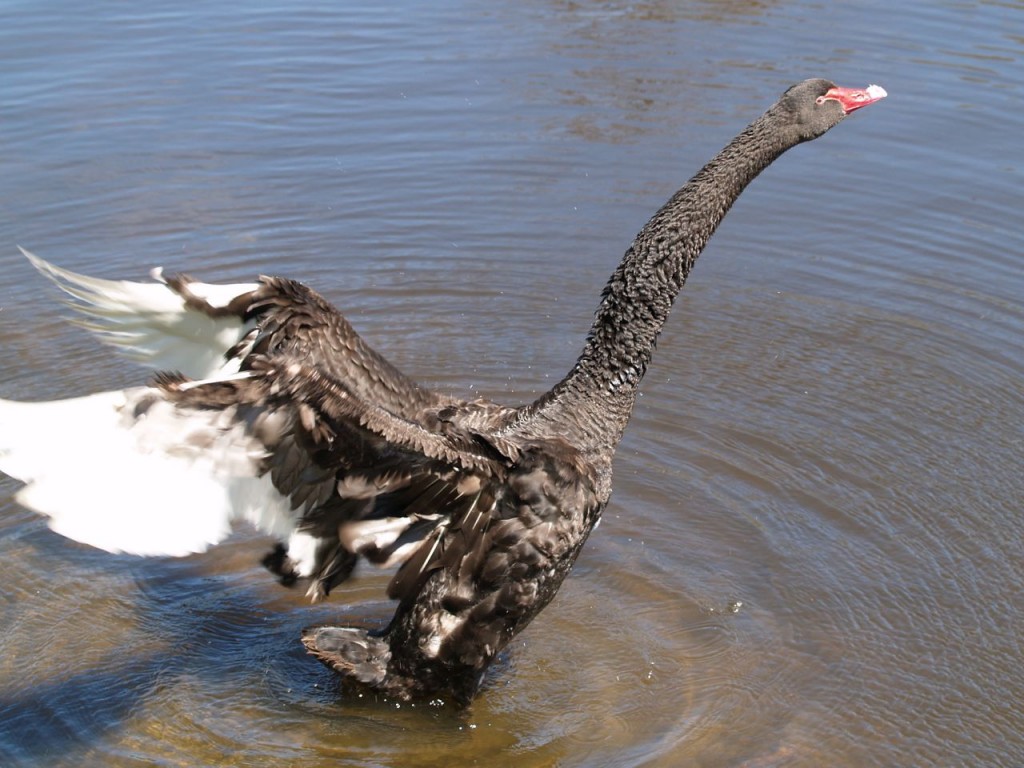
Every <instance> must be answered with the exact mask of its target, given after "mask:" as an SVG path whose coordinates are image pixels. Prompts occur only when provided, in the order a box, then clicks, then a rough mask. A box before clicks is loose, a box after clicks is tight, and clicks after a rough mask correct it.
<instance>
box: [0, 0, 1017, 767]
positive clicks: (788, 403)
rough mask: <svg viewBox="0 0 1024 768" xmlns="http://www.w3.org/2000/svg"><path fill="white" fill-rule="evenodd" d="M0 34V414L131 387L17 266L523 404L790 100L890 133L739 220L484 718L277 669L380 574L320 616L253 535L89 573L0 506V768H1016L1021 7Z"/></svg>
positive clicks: (657, 13)
mask: <svg viewBox="0 0 1024 768" xmlns="http://www.w3.org/2000/svg"><path fill="white" fill-rule="evenodd" d="M3 7H4V11H5V13H4V24H3V25H2V27H0V51H2V55H3V62H4V66H3V69H4V75H3V77H2V78H0V109H2V120H0V136H2V145H0V147H2V149H0V151H2V158H3V173H2V175H0V211H2V213H0V269H2V274H3V281H2V284H0V335H2V344H0V396H4V397H16V398H26V399H29V398H48V397H65V396H72V395H76V394H82V393H86V392H90V391H96V390H101V389H112V388H119V387H123V386H128V385H131V384H136V383H139V382H141V381H143V380H144V379H145V377H146V372H145V371H142V370H140V369H138V368H136V367H134V366H133V365H132V364H130V363H128V362H125V361H122V360H119V359H115V358H113V357H112V356H111V355H109V354H108V353H107V352H106V351H105V350H104V349H102V348H100V347H99V346H98V345H97V344H96V343H95V342H94V341H93V340H92V339H91V338H89V337H88V336H87V335H86V334H85V333H84V332H83V331H81V330H80V329H77V328H75V327H73V326H71V325H69V324H68V323H67V322H66V320H67V313H66V312H65V311H64V310H62V309H61V307H60V305H59V302H58V301H57V298H58V297H56V296H55V295H54V291H53V290H52V287H51V286H49V285H47V284H45V281H43V280H42V279H41V278H40V277H39V276H37V275H36V274H34V272H33V270H32V269H31V267H30V266H29V265H28V264H27V263H26V262H25V261H24V260H23V259H22V258H21V256H20V255H19V254H18V252H17V250H16V248H15V244H21V245H23V246H25V247H27V248H29V249H30V250H32V251H35V252H36V253H38V254H39V255H41V256H43V257H44V258H47V259H49V260H51V261H54V262H56V263H58V264H60V265H63V266H66V267H68V268H70V269H73V270H76V271H80V272H86V273H95V274H98V275H102V276H106V277H128V278H136V279H139V278H142V277H144V276H145V275H146V273H147V271H148V269H149V268H150V267H152V266H155V265H160V264H162V265H164V266H165V267H166V268H167V269H168V270H170V271H184V272H188V273H192V274H195V275H197V276H201V277H202V278H204V279H208V280H211V281H238V280H249V279H251V278H252V277H253V276H255V275H257V274H260V273H282V274H287V275H289V276H291V277H295V278H298V279H301V280H303V281H305V282H307V283H309V284H311V285H313V286H314V287H316V288H317V289H318V290H320V291H321V292H322V293H324V294H325V295H326V296H327V297H329V298H330V299H331V300H332V301H333V302H335V303H336V304H337V305H338V306H339V307H341V308H342V309H343V310H344V312H345V313H346V314H347V316H348V317H349V318H350V319H351V320H352V322H353V323H354V324H355V326H356V327H357V329H358V330H359V331H360V332H361V333H362V334H363V335H364V336H365V337H366V338H367V339H368V340H369V341H370V342H371V343H372V344H373V345H375V346H376V347H377V348H378V349H380V350H381V351H383V352H384V353H385V354H386V355H388V357H389V358H390V359H391V360H392V361H393V362H395V363H396V364H397V365H398V366H399V367H401V368H402V369H403V370H405V371H406V372H407V373H409V374H411V375H413V376H414V377H416V378H418V379H420V380H421V381H422V382H423V383H425V384H427V385H429V386H433V387H436V388H439V389H441V390H444V391H448V392H452V393H455V394H459V395H464V396H487V397H493V398H498V399H500V400H502V401H506V402H510V403H518V402H523V401H527V400H531V399H533V398H534V397H536V396H537V395H538V394H539V393H541V392H543V391H545V390H546V389H547V388H548V387H550V386H551V385H552V384H553V383H554V382H555V381H557V380H558V378H560V377H561V375H562V374H563V373H564V372H565V371H566V370H568V368H569V367H570V366H571V365H572V363H573V361H574V360H575V356H576V354H577V353H578V350H579V348H580V347H581V344H582V339H583V336H584V334H585V332H586V330H587V328H588V326H589V322H590V317H591V314H592V312H593V310H594V308H595V306H596V303H597V297H598V294H599V291H600V289H601V287H602V286H603V284H604V282H605V280H606V278H607V275H608V274H609V273H610V272H611V271H612V269H613V268H614V266H615V264H616V263H617V262H618V259H619V258H620V257H621V254H622V252H623V251H624V249H625V247H626V246H627V245H628V244H629V242H630V241H631V240H632V237H633V235H634V234H635V232H636V231H637V230H638V229H639V227H640V226H641V225H642V224H643V223H644V222H645V221H646V219H647V217H648V216H649V215H650V214H651V213H652V212H653V211H654V210H655V209H656V208H657V207H658V206H660V205H661V203H662V202H664V200H665V199H666V198H667V197H668V196H669V195H670V194H671V193H672V192H673V191H674V190H675V188H676V187H678V186H679V185H681V184H682V183H683V182H684V181H685V180H686V179H687V178H688V177H689V176H690V175H691V174H692V173H693V172H694V171H695V170H696V169H697V168H699V167H700V165H701V164H703V162H704V161H705V160H707V159H708V158H709V157H710V156H711V155H712V154H713V153H714V152H715V151H717V150H718V149H719V147H721V146H722V145H723V144H724V143H725V142H726V141H728V140H729V139H730V138H731V137H732V136H733V135H734V134H735V133H737V132H738V131H739V130H740V129H741V128H742V127H743V126H744V125H746V123H747V122H749V121H750V120H751V119H753V118H754V117H756V116H757V115H758V114H760V112H761V111H762V110H763V109H764V108H765V107H767V106H768V105H769V104H770V103H771V102H773V101H774V100H775V98H776V97H777V96H778V94H779V93H781V91H782V90H783V89H784V88H785V87H787V86H788V85H789V84H791V83H793V82H796V81H799V80H802V79H804V78H806V77H811V76H824V77H828V78H830V79H832V80H835V81H837V82H839V83H841V84H844V85H853V86H863V85H866V84H868V83H873V82H877V83H879V84H881V85H883V86H884V87H885V88H886V89H887V90H888V91H889V94H890V95H889V98H888V99H886V100H885V101H883V102H882V103H880V104H878V105H875V106H873V107H871V108H870V109H868V110H865V111H864V112H861V113H858V114H856V115H854V116H853V117H851V118H850V119H848V120H847V121H846V122H845V123H844V124H843V125H841V126H839V127H838V128H836V129H835V130H834V131H832V132H831V133H829V134H828V135H827V136H826V137H824V138H822V139H820V140H819V141H817V142H814V143H813V144H810V145H807V146H802V147H798V148H797V149H795V150H793V151H792V152H790V153H788V154H787V155H786V156H785V157H784V158H782V160H781V161H780V162H779V163H778V164H777V165H775V166H774V167H772V168H771V169H770V170H769V171H767V172H766V173H765V174H764V175H763V176H762V177H760V178H759V179H758V180H757V181H756V182H755V183H754V184H753V185H752V186H751V187H750V188H749V189H748V190H747V192H746V193H745V195H744V197H743V198H742V199H741V200H740V202H739V203H738V204H737V205H736V207H735V208H734V209H733V211H732V213H731V214H730V215H729V217H728V219H727V220H726V222H725V223H724V224H723V226H722V228H721V229H720V231H719V233H718V234H717V235H716V236H715V238H714V239H713V240H712V243H711V244H710V246H709V247H708V248H707V250H706V251H705V253H704V255H703V257H702V259H701V261H700V263H699V264H698V265H697V268H696V270H695V272H694V274H693V276H692V277H691V280H690V282H689V284H688V285H687V287H686V289H685V291H684V294H683V295H682V297H681V299H680V301H679V302H678V303H677V306H676V310H675V312H674V314H673V317H672V319H671V321H670V323H669V325H668V327H667V328H666V331H665V333H664V334H663V336H662V338H661V340H660V342H659V348H658V350H657V353H656V356H655V360H654V364H653V366H652V368H651V370H650V373H649V374H648V378H647V380H646V381H645V384H644V388H643V396H642V397H641V399H640V401H639V403H638V407H637V410H636V413H635V416H634V419H633V422H632V423H631V425H630V428H629V431H628V432H627V435H626V438H625V440H624V442H623V444H622V446H621V449H620V451H619V454H618V457H617V462H616V470H615V471H616V478H615V483H616V486H615V494H614V496H613V499H612V502H611V504H610V506H609V508H608V510H607V513H606V517H605V520H604V522H603V524H602V526H601V527H600V529H599V530H598V531H597V532H596V533H595V535H594V536H593V537H591V540H590V542H589V543H588V545H587V548H586V549H585V550H584V552H583V555H582V556H581V558H580V560H579V562H578V565H577V567H576V569H575V570H574V572H573V574H572V576H571V577H570V578H569V580H568V581H567V582H566V584H565V586H564V587H563V589H562V591H561V592H560V593H559V595H558V597H557V598H556V599H555V601H554V602H553V603H552V605H551V606H550V607H549V608H548V609H547V610H546V611H545V612H544V613H543V614H541V616H540V617H539V618H538V619H537V620H536V621H535V622H534V623H533V624H532V625H531V626H530V627H529V629H528V630H526V631H525V632H524V633H523V634H522V635H520V636H519V638H517V641H516V643H515V644H514V646H513V647H512V648H511V649H510V652H509V653H508V654H507V657H506V658H505V659H504V660H503V662H502V663H501V665H500V666H499V668H498V669H497V670H496V671H495V674H494V676H493V679H492V681H491V682H490V684H489V685H488V686H487V688H486V689H485V690H484V691H483V692H482V693H481V695H480V696H479V698H478V699H477V700H476V701H475V702H474V704H473V706H472V708H471V709H470V710H469V711H467V712H463V713H457V712H453V711H450V710H448V709H445V708H443V707H441V708H433V707H428V706H419V707H409V706H405V707H397V706H395V705H394V704H388V703H387V702H380V701H372V700H369V699H367V698H362V699H359V698H352V697H351V696H346V695H345V694H343V693H342V692H340V691H339V690H338V688H337V686H336V684H335V681H334V679H333V677H332V674H331V673H330V672H329V671H328V670H327V669H326V668H324V667H322V666H321V665H319V664H318V663H316V662H315V661H314V660H312V659H311V658H310V657H308V656H306V655H305V653H304V651H303V649H302V647H301V645H300V643H299V641H298V637H299V633H300V630H301V629H302V628H303V627H304V626H306V625H308V624H313V623H319V622H329V621H341V622H344V620H346V619H349V620H351V619H356V618H358V619H364V618H365V619H382V618H384V617H386V616H387V615H388V614H389V612H390V610H391V606H390V605H388V603H387V601H386V600H385V598H384V594H383V586H384V584H385V583H386V581H387V579H388V574H387V573H380V572H376V571H373V570H371V569H366V570H363V571H361V572H360V573H359V575H358V578H356V579H355V580H353V581H352V582H350V583H349V584H348V585H346V587H345V588H343V589H340V590H338V591H337V592H336V593H335V594H334V595H332V599H331V600H330V601H328V602H327V603H326V604H321V605H318V606H315V607H311V606H310V605H308V603H306V602H305V601H304V599H303V598H302V595H301V592H292V591H288V590H284V589H282V588H281V587H279V586H278V585H277V584H276V583H275V582H274V581H273V580H272V579H271V578H270V577H269V576H268V575H267V574H266V573H265V572H264V571H263V570H262V568H261V567H260V565H259V557H260V556H261V555H262V554H263V552H264V550H265V549H266V544H267V542H266V541H265V540H263V539H262V538H260V537H258V536H257V535H255V534H254V533H252V532H251V531H247V530H242V531H239V532H238V534H237V535H235V536H234V537H233V538H232V539H231V540H230V541H229V542H228V543H227V544H226V545H223V546H221V547H219V548H217V549H216V550H214V551H211V552H209V553H206V554H203V555H196V556H193V557H189V558H185V559H180V560H174V559H151V560H143V559H137V558H132V557H126V556H112V555H108V554H106V553H104V552H98V551H96V550H92V549H90V548H88V547H84V546H81V545H78V544H75V543H73V542H69V541H66V540H64V539H62V538H60V537H58V536H56V535H54V534H52V533H51V532H50V531H49V530H48V529H47V528H46V526H45V523H43V522H42V521H41V520H40V519H38V518H37V517H36V516H35V515H33V514H31V513H29V512H26V511H24V510H22V509H21V508H19V507H18V506H16V505H15V504H14V502H13V500H12V498H11V497H12V494H13V492H14V491H15V490H16V488H17V485H16V484H15V483H14V482H13V481H11V480H8V479H3V480H0V561H2V562H3V574H4V577H3V581H2V586H0V619H2V625H0V764H3V765H5V766H7V765H17V766H22V765H24V766H76V767H79V766H142V765H164V766H178V765H181V766H214V765H217V766H282V765H303V766H320V765H324V766H327V765H330V766H346V765H348V766H403V767H405V766H434V765H442V764H443V765H514V766H552V765H559V766H641V765H643V766H679V765H685V766H713V767H717V766H748V767H753V766H757V767H759V768H763V767H765V766H825V765H828V766H865V765H907V766H929V765H934V766H958V765H963V766H1020V765H1022V764H1024V735H1022V734H1024V712H1022V710H1021V701H1024V675H1022V674H1021V671H1020V670H1021V662H1022V648H1021V640H1020V638H1021V632H1022V627H1021V622H1020V619H1019V615H1020V609H1019V606H1018V603H1019V601H1020V596H1021V593H1022V591H1024V543H1022V537H1021V532H1020V531H1021V528H1020V524H1019V519H1020V513H1021V505H1022V503H1024V473H1022V472H1021V467H1020V464H1021V456H1022V454H1024V396H1022V385H1021V381H1022V377H1024V308H1022V303H1021V299H1022V297H1024V270H1022V268H1021V265H1022V256H1021V252H1022V238H1021V235H1020V228H1021V211H1022V210H1024V185H1022V183H1021V181H1022V179H1021V172H1022V160H1024V156H1022V146H1024V142H1022V139H1021V136H1022V135H1024V109H1022V106H1024V64H1022V59H1024V4H1022V3H1020V2H971V1H967V2H957V3H952V2H923V1H922V0H910V1H909V2H905V3H900V4H893V3H890V2H881V1H880V0H867V1H866V2H858V3H818V2H803V1H800V0H794V1H793V2H772V1H771V0H766V1H765V2H752V3H747V2H685V1H680V2H667V1H665V0H662V1H660V2H657V1H652V2H635V3H623V2H618V1H617V0H604V1H600V0H580V1H579V2H566V1H564V0H526V2H515V3H513V2H508V0H495V1H494V2H488V3H479V4H474V3H467V2H462V1H461V0H440V1H439V2H434V3H429V4H427V3H411V2H399V3H396V4H393V5H392V7H379V4H376V3H368V2H364V0H353V2H350V3H338V4H334V6H333V7H331V6H327V5H324V6H323V7H313V6H311V5H309V4H301V3H294V4H292V3H285V2H280V1H279V0H278V1H274V0H272V1H271V2H269V3H265V4H261V5H260V6H259V7H256V6H254V5H253V4H250V3H241V2H238V1H237V0H226V1H225V2H212V1H210V0H200V2H196V3H190V4H187V5H183V6H181V8H178V7H176V6H175V5H173V4H163V3H128V2H107V1H105V0H99V2H95V3H87V4H83V3H69V2H66V0H42V1H41V2H37V1H33V2H27V1H26V0H21V1H20V2H17V1H13V2H6V3H4V4H3ZM44 428H46V429H49V430H51V431H52V433H53V439H54V440H55V441H56V440H60V424H52V425H44ZM153 493H154V494H158V493H160V489H159V488H154V489H153ZM139 514H140V515H144V514H146V510H145V509H140V510H139Z"/></svg>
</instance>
